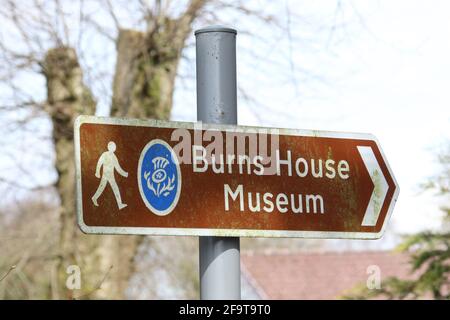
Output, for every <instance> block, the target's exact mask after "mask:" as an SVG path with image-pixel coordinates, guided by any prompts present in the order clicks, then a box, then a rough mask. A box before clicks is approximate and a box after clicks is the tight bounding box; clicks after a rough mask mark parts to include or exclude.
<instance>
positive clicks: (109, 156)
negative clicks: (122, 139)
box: [92, 141, 128, 210]
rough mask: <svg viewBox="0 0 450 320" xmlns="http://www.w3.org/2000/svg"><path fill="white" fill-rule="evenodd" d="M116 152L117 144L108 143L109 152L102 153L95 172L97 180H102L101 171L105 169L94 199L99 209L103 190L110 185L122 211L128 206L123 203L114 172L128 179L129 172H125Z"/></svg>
mask: <svg viewBox="0 0 450 320" xmlns="http://www.w3.org/2000/svg"><path fill="white" fill-rule="evenodd" d="M114 151H116V144H115V143H114V142H113V141H110V142H109V143H108V151H105V152H103V153H102V155H101V156H100V158H99V159H98V162H97V168H96V170H95V176H96V177H97V178H100V170H101V168H102V167H103V174H102V176H101V178H102V179H101V180H100V184H99V186H98V188H97V191H96V192H95V194H94V196H93V197H92V202H93V203H94V205H95V206H97V207H98V203H97V200H98V197H100V195H101V194H102V192H103V190H105V188H106V184H107V183H109V185H110V186H111V189H112V190H113V192H114V196H115V197H116V201H117V206H118V207H119V210H120V209H123V208H125V207H126V206H127V205H126V204H125V203H122V198H121V197H120V191H119V187H118V186H117V183H116V179H115V178H114V171H115V170H117V172H118V173H119V174H120V175H121V176H122V177H125V178H126V177H128V172H125V171H124V170H123V169H122V167H121V166H120V164H119V161H118V160H117V157H116V155H115V154H114Z"/></svg>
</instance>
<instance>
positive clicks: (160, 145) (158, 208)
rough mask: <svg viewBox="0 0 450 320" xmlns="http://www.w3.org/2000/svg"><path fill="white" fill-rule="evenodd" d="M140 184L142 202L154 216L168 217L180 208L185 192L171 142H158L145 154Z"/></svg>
mask: <svg viewBox="0 0 450 320" xmlns="http://www.w3.org/2000/svg"><path fill="white" fill-rule="evenodd" d="M137 177H138V185H139V192H140V193H141V197H142V200H144V203H145V205H146V206H147V208H149V209H150V210H151V211H152V212H153V213H154V214H156V215H158V216H165V215H168V214H169V213H170V212H171V211H172V210H173V209H174V208H175V206H176V205H177V202H178V198H179V197H180V192H181V172H180V165H179V164H178V159H177V156H176V155H175V153H174V152H173V150H172V148H171V147H170V146H169V144H167V142H165V141H163V140H160V139H154V140H152V141H150V142H149V143H147V145H146V146H145V147H144V149H143V150H142V152H141V156H140V158H139V165H138V174H137Z"/></svg>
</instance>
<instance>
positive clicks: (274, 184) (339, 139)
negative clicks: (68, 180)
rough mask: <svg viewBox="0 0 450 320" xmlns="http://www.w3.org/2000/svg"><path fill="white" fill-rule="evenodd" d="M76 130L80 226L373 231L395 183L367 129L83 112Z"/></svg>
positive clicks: (100, 229)
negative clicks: (271, 126) (328, 129)
mask: <svg viewBox="0 0 450 320" xmlns="http://www.w3.org/2000/svg"><path fill="white" fill-rule="evenodd" d="M75 138H76V139H75V143H76V148H75V149H76V154H75V157H76V164H77V193H78V194H77V199H78V201H77V206H78V223H79V225H80V227H81V229H82V230H83V231H84V232H87V233H112V234H115V233H118V234H161V235H165V234H167V235H217V236H264V237H266V236H267V237H308V238H367V239H375V238H379V237H380V236H381V235H382V233H383V231H384V229H385V226H386V224H387V221H388V219H389V216H390V214H391V212H392V209H393V206H394V203H395V201H396V199H397V196H398V193H399V187H398V185H397V183H396V181H395V178H394V176H393V174H392V172H391V171H390V168H389V166H388V164H387V161H386V159H385V158H384V155H383V153H382V151H381V149H380V147H379V145H378V143H377V141H376V139H375V138H374V137H373V136H371V135H367V134H351V133H336V132H321V131H314V132H313V131H307V130H288V129H268V128H252V127H240V126H222V125H203V126H202V127H199V126H198V125H197V124H193V123H181V122H163V121H151V120H149V121H141V120H131V119H112V118H100V117H87V116H81V117H79V118H78V119H77V123H76V126H75ZM253 139H254V140H253Z"/></svg>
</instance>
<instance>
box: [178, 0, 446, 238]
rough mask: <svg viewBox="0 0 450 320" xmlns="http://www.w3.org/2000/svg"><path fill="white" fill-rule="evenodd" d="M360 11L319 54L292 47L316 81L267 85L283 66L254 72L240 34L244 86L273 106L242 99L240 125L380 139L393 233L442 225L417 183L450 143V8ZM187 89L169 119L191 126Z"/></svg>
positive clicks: (390, 5)
mask: <svg viewBox="0 0 450 320" xmlns="http://www.w3.org/2000/svg"><path fill="white" fill-rule="evenodd" d="M295 3H296V2H295V1H291V2H290V7H291V9H292V8H294V9H292V10H295V8H296V7H295V5H294V4H295ZM330 3H331V1H319V4H317V3H316V5H315V7H314V8H313V9H314V10H319V11H320V10H322V11H327V12H328V11H329V10H330V5H329V4H330ZM355 3H356V1H355ZM355 5H356V4H355ZM313 9H311V8H310V9H309V10H313ZM331 9H333V8H331ZM355 9H356V10H357V13H359V14H360V16H361V18H362V19H361V21H359V23H358V22H354V23H353V24H351V26H350V27H348V28H346V30H345V31H344V32H347V33H348V34H349V35H348V36H347V37H346V36H345V35H344V36H342V34H341V35H340V36H339V37H338V38H339V39H338V40H336V41H335V42H333V39H332V40H331V44H330V42H329V41H319V42H320V43H319V44H318V47H319V49H318V50H317V48H316V50H315V51H313V52H306V53H305V52H302V45H301V43H300V44H299V45H296V46H295V50H294V52H293V53H292V57H293V61H294V62H295V65H296V66H305V65H308V66H309V69H312V70H315V71H317V72H318V73H319V74H320V75H321V76H323V78H324V79H323V83H319V84H318V85H311V84H310V83H304V82H302V81H298V80H297V81H295V80H292V82H291V83H290V82H289V81H287V82H286V83H285V84H283V85H280V84H278V85H273V86H270V83H271V80H272V79H273V78H277V75H279V74H285V73H286V70H282V69H277V68H274V67H271V66H265V65H264V60H263V59H262V61H260V62H259V64H258V65H259V69H266V74H267V77H264V76H261V74H260V72H258V70H255V69H254V70H253V71H252V70H249V69H251V68H247V67H246V66H245V65H243V61H242V59H241V56H243V55H245V53H244V50H245V48H248V46H249V45H252V44H249V43H248V41H250V42H251V39H249V38H247V37H239V35H238V53H237V54H238V75H239V76H238V81H243V82H245V83H247V84H248V83H250V85H248V86H247V87H246V90H248V91H249V92H251V93H252V94H253V95H255V96H257V97H263V99H261V100H263V101H264V104H265V105H266V106H268V107H269V108H271V109H272V111H274V110H275V112H269V111H268V110H267V109H265V108H261V109H260V110H259V111H257V112H256V113H257V114H255V110H254V109H255V107H254V106H252V105H250V104H249V103H248V102H247V101H245V100H244V99H240V100H239V105H238V108H239V124H246V125H262V126H274V127H289V128H301V129H317V130H334V131H350V132H368V133H372V134H374V135H375V136H376V137H377V138H378V139H379V141H380V143H381V146H382V148H383V150H384V152H385V154H386V156H387V158H388V161H389V163H390V165H391V168H392V170H393V172H394V174H395V176H396V178H397V180H398V183H399V184H400V190H401V191H400V197H399V201H398V203H397V206H396V208H395V210H394V213H393V216H392V217H393V220H392V222H393V228H391V230H392V229H393V230H395V231H396V232H399V233H406V232H414V231H418V230H423V229H426V228H437V227H439V226H440V216H441V214H440V211H439V208H438V207H439V200H438V199H437V198H436V197H434V196H433V195H431V194H427V193H421V189H420V187H419V185H420V184H421V183H424V182H426V180H427V178H429V177H430V176H432V175H433V174H436V173H438V172H439V166H438V165H437V161H436V154H437V153H438V151H439V150H440V149H442V146H443V145H445V143H446V142H450V126H449V125H450V63H449V59H450V58H449V57H450V41H449V39H450V19H449V13H450V2H448V1H433V2H429V1H389V0H383V1H357V6H356V7H355ZM353 21H354V19H353ZM236 28H238V29H239V25H237V26H236ZM293 32H294V33H295V32H299V30H294V31H293ZM331 37H334V35H331ZM322 40H323V38H322ZM268 41H269V42H270V39H269V40H268ZM271 45H276V44H273V43H272V44H271ZM305 46H306V45H305ZM320 47H321V49H320ZM282 50H284V51H286V47H284V48H283V49H282ZM269 54H271V55H272V54H273V53H272V52H270V53H269ZM280 56H282V54H279V55H277V54H273V57H274V58H275V59H276V58H278V57H280ZM267 64H269V63H267ZM253 73H254V74H253ZM304 81H307V78H306V79H305V80H304ZM305 87H306V89H305ZM185 91H186V90H185ZM185 91H183V90H179V91H178V92H177V95H176V99H175V106H174V110H173V119H175V120H188V121H195V116H196V115H195V108H194V106H193V104H194V103H195V91H191V92H185Z"/></svg>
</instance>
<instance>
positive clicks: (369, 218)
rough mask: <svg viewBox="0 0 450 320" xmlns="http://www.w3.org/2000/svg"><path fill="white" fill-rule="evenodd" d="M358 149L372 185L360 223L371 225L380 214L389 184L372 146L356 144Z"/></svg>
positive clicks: (374, 223) (375, 222)
mask: <svg viewBox="0 0 450 320" xmlns="http://www.w3.org/2000/svg"><path fill="white" fill-rule="evenodd" d="M358 151H359V154H360V155H361V157H362V159H363V162H364V165H365V166H366V169H367V171H368V172H369V175H370V179H372V182H373V185H374V188H373V191H372V195H371V197H370V200H369V204H368V205H367V208H366V212H365V213H364V218H363V221H362V224H361V225H362V226H369V227H373V226H375V225H376V224H377V221H378V216H379V215H380V212H381V208H382V207H383V203H384V199H385V198H386V194H387V192H388V189H389V185H388V183H387V181H386V178H385V176H384V174H383V171H381V168H380V165H379V164H378V161H377V159H376V158H375V154H374V153H373V150H372V148H371V147H366V146H358Z"/></svg>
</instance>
